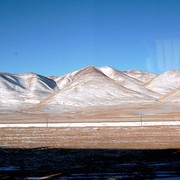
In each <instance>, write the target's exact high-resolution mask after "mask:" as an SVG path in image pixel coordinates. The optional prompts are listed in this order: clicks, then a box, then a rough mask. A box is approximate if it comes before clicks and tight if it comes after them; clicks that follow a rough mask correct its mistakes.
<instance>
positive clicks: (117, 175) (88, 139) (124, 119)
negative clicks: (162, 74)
mask: <svg viewBox="0 0 180 180" xmlns="http://www.w3.org/2000/svg"><path fill="white" fill-rule="evenodd" d="M154 109H156V112H158V113H154V114H153V113H152V112H153V108H148V107H145V108H144V109H141V108H137V109H136V110H135V108H130V109H129V110H127V109H123V108H121V107H120V108H119V107H118V108H117V107H108V108H107V107H105V108H104V109H98V108H96V109H91V111H90V110H89V109H83V110H76V111H71V112H64V113H58V112H55V113H49V112H48V111H40V110H36V109H30V110H21V109H20V110H19V109H18V110H8V111H6V110H3V109H1V110H0V124H1V125H6V126H8V125H13V127H1V128H0V147H1V148H0V178H1V177H2V178H4V177H8V178H10V179H11V178H14V177H18V178H20V177H22V178H26V177H29V178H30V179H38V178H46V179H47V178H49V179H50V178H51V179H55V178H59V179H61V178H62V179H63V178H64V179H68V178H69V179H88V178H89V179H109V178H114V179H133V178H136V179H161V178H177V179H178V178H179V177H180V174H179V172H180V169H179V167H180V156H179V153H180V125H179V124H178V123H179V120H180V119H179V112H178V107H176V108H174V112H171V110H170V111H168V110H169V108H165V110H164V108H162V110H160V109H158V107H156V108H154ZM164 111H165V112H164ZM128 112H130V113H128ZM142 112H145V114H144V115H143V114H142ZM147 112H148V113H147ZM150 122H151V123H154V124H155V125H152V124H151V125H148V123H150ZM157 122H161V123H164V125H163V124H158V123H157ZM38 123H39V124H41V125H42V124H43V127H28V126H29V124H36V125H37V124H38ZM63 123H64V127H60V126H59V127H55V126H56V125H58V124H59V125H62V124H63ZM82 123H84V124H86V125H84V126H83V127H81V126H80V124H81V125H82ZM108 123H109V124H108ZM118 123H119V124H118ZM122 123H126V125H125V124H124V125H125V126H124V125H123V126H121V125H122ZM127 123H128V124H129V125H128V126H127ZM133 123H135V124H136V125H137V126H131V125H132V124H133ZM19 124H24V125H26V126H27V127H15V126H18V125H19ZM73 124H78V125H79V126H77V127H75V126H73ZM88 124H91V126H88ZM92 124H93V126H92ZM100 124H101V125H100ZM170 124H171V125H170ZM51 125H52V126H51ZM103 125H104V126H103ZM115 125H116V126H115ZM50 126H51V127H50Z"/></svg>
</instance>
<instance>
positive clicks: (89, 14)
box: [0, 0, 180, 76]
mask: <svg viewBox="0 0 180 180" xmlns="http://www.w3.org/2000/svg"><path fill="white" fill-rule="evenodd" d="M92 65H93V66H98V67H99V66H111V67H113V68H116V69H118V70H122V71H124V70H130V69H137V70H141V71H148V72H152V73H157V74H159V73H162V72H164V71H167V70H170V69H175V70H180V0H0V72H9V73H25V72H34V73H38V74H41V75H46V76H49V75H58V76H59V75H64V74H67V73H70V72H73V71H75V70H78V69H81V68H84V67H86V66H92Z"/></svg>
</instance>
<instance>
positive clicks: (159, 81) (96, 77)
mask: <svg viewBox="0 0 180 180" xmlns="http://www.w3.org/2000/svg"><path fill="white" fill-rule="evenodd" d="M156 101H157V102H164V101H167V102H176V103H178V102H180V71H167V72H165V73H163V74H160V75H156V74H152V73H147V72H141V71H137V70H130V71H118V70H116V69H114V68H111V67H93V66H90V67H86V68H83V69H80V70H77V71H75V72H72V73H69V74H67V75H64V76H60V77H57V76H50V77H45V76H42V75H39V74H34V73H24V74H10V73H0V103H1V104H8V103H11V104H12V103H20V104H23V103H35V104H37V103H40V104H43V105H47V104H60V105H71V106H93V105H116V104H122V103H127V102H128V103H137V102H156Z"/></svg>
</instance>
